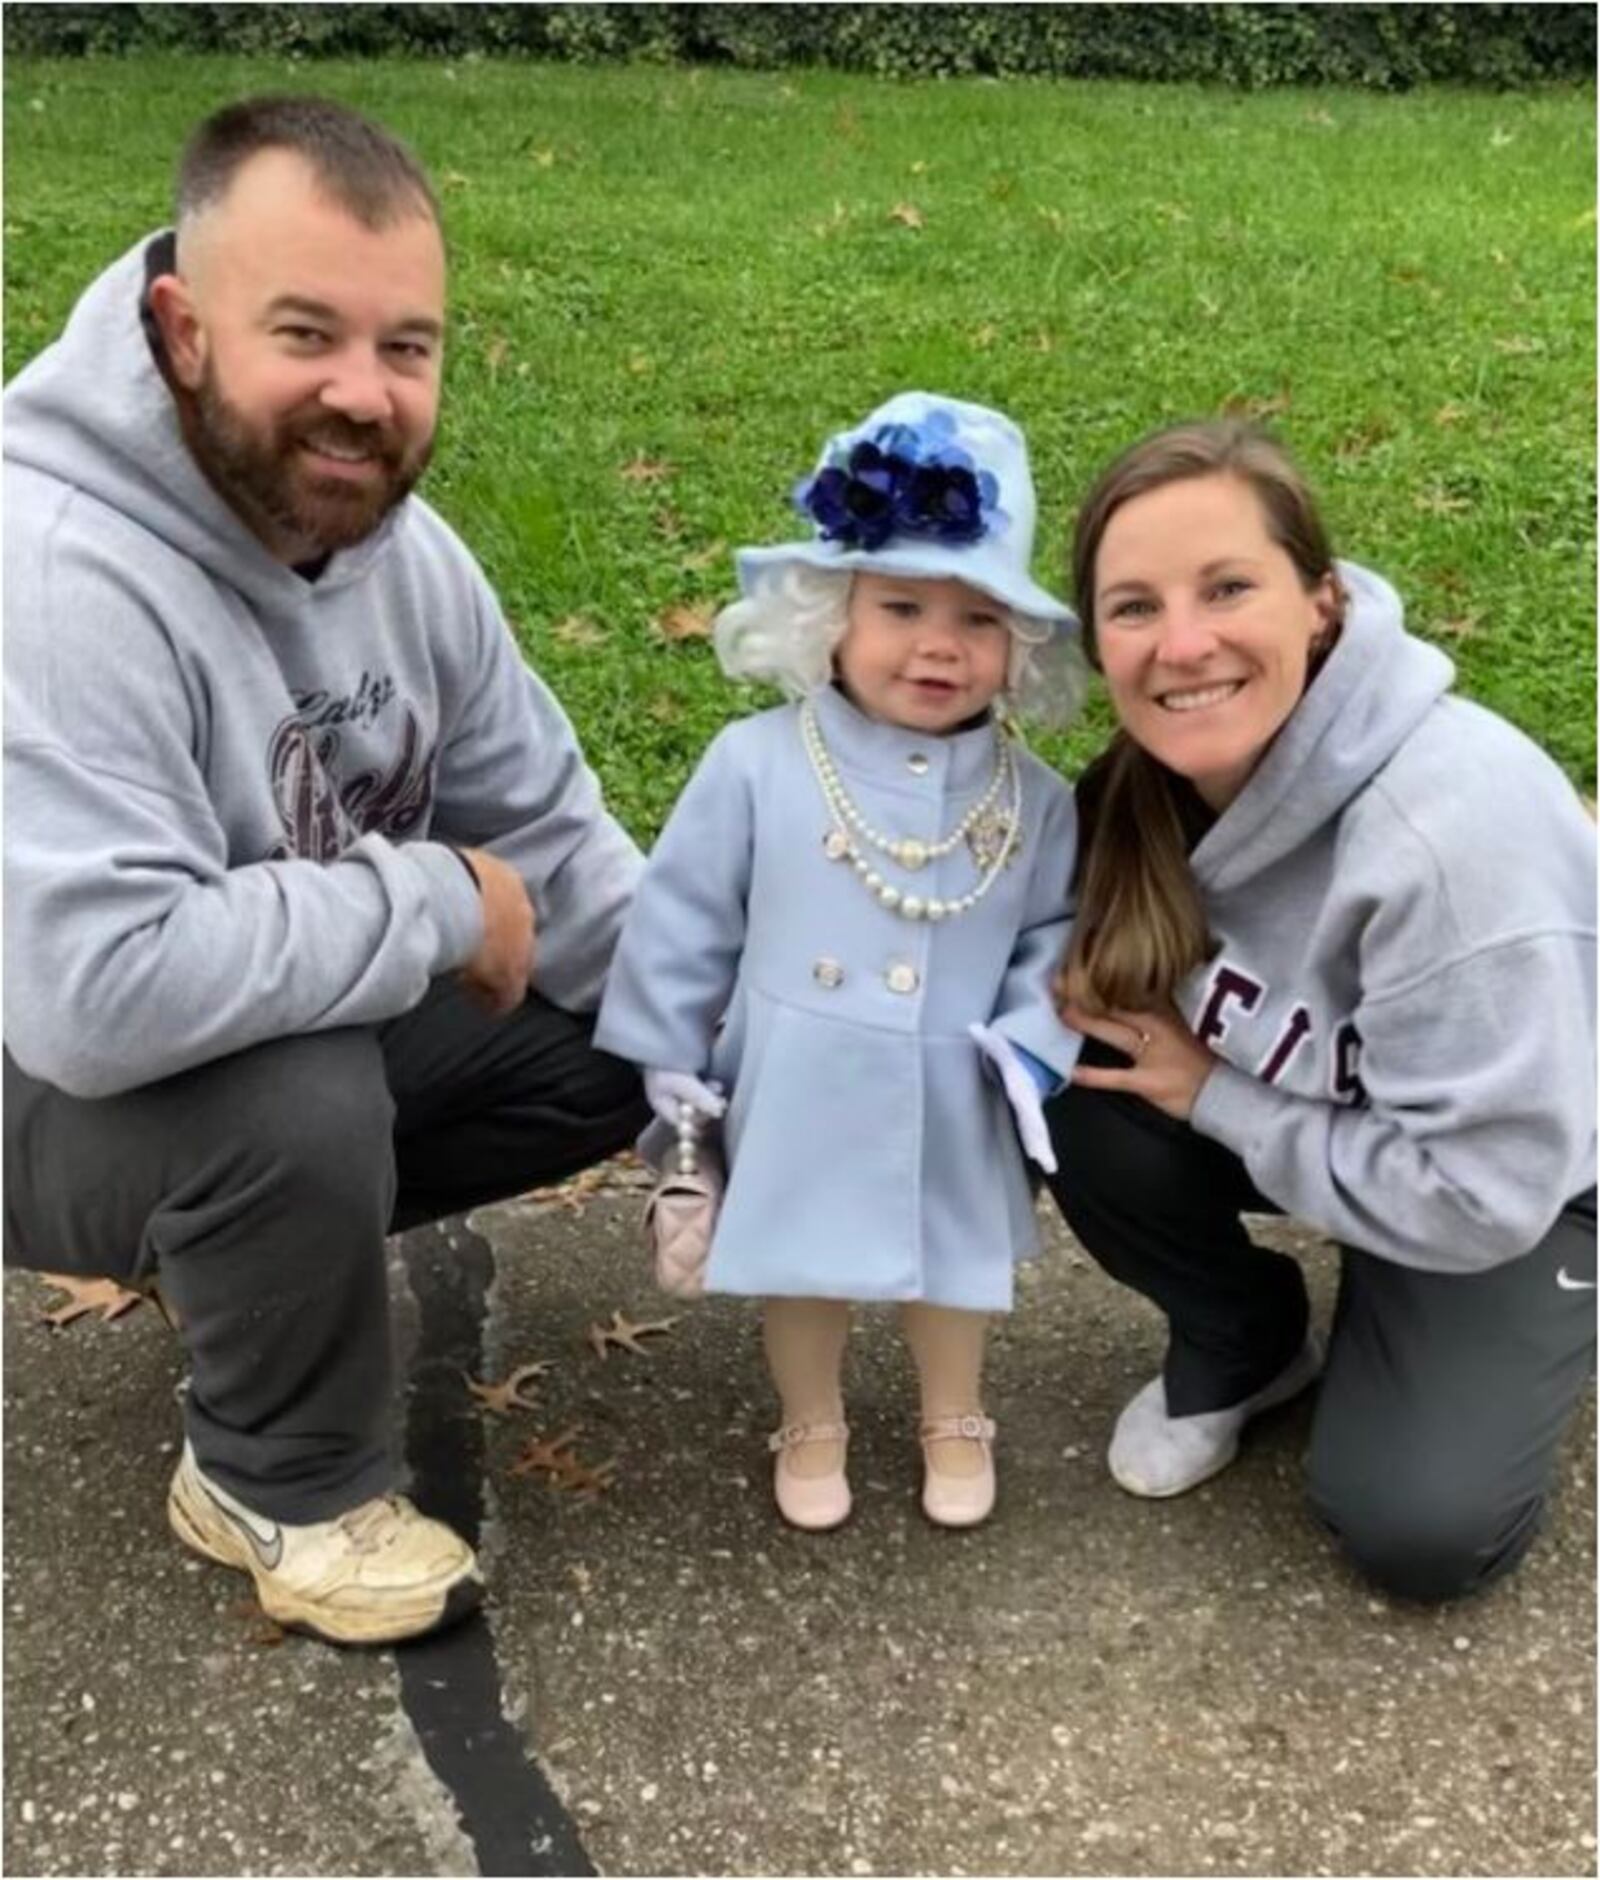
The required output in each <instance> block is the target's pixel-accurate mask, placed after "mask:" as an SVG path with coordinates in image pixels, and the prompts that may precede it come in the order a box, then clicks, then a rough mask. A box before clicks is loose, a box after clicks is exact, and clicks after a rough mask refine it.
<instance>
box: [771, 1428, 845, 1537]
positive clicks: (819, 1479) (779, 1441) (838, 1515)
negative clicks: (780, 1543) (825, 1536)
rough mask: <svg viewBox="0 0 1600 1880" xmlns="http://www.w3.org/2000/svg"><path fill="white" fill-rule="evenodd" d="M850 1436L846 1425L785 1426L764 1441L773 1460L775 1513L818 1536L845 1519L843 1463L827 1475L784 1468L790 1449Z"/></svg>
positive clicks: (837, 1440) (841, 1439)
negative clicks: (776, 1506)
mask: <svg viewBox="0 0 1600 1880" xmlns="http://www.w3.org/2000/svg"><path fill="white" fill-rule="evenodd" d="M849 1436H850V1426H849V1425H848V1424H846V1423H786V1424H785V1425H784V1427H783V1428H782V1429H781V1430H775V1431H774V1432H773V1434H772V1435H771V1436H769V1437H768V1438H767V1447H768V1449H770V1450H771V1451H772V1453H773V1456H774V1458H775V1460H774V1462H773V1465H772V1492H773V1494H774V1496H775V1497H776V1498H777V1503H778V1513H779V1514H781V1515H782V1516H783V1518H784V1520H785V1521H787V1522H788V1523H789V1525H790V1526H791V1527H797V1528H806V1529H809V1530H810V1531H811V1532H813V1533H820V1532H822V1531H823V1530H824V1529H826V1528H836V1527H837V1526H838V1525H839V1523H840V1522H841V1521H843V1520H845V1519H847V1518H848V1516H849V1513H850V1484H849V1482H848V1481H846V1479H845V1473H844V1464H843V1463H842V1462H841V1463H840V1465H839V1467H838V1468H837V1469H830V1470H829V1471H828V1473H827V1474H826V1475H796V1474H795V1473H794V1472H793V1470H791V1469H788V1468H786V1467H785V1466H784V1458H785V1456H786V1455H787V1454H788V1452H789V1451H790V1450H791V1449H799V1448H802V1447H803V1446H804V1445H805V1444H807V1443H843V1442H847V1441H848V1440H849Z"/></svg>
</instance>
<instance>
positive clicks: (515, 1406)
mask: <svg viewBox="0 0 1600 1880" xmlns="http://www.w3.org/2000/svg"><path fill="white" fill-rule="evenodd" d="M554 1362H555V1360H554V1359H553V1358H540V1359H536V1360H535V1361H534V1362H533V1363H531V1364H519V1365H518V1366H517V1368H516V1369H515V1370H514V1371H512V1372H510V1373H509V1374H508V1375H507V1376H505V1377H503V1378H502V1379H501V1380H500V1382H499V1383H498V1384H482V1383H480V1382H479V1381H478V1379H477V1378H475V1377H467V1374H466V1372H465V1371H463V1372H462V1374H461V1375H462V1377H463V1378H465V1379H466V1386H467V1389H468V1390H470V1391H471V1392H472V1394H473V1396H474V1397H476V1398H477V1400H478V1402H479V1403H480V1404H482V1405H483V1407H484V1409H485V1410H492V1411H493V1412H494V1413H495V1415H496V1416H501V1417H504V1416H509V1415H510V1414H511V1412H512V1411H513V1410H537V1409H538V1407H539V1406H538V1404H537V1403H536V1402H535V1401H534V1399H533V1398H531V1397H524V1396H523V1394H522V1387H523V1385H524V1384H527V1383H530V1382H531V1381H532V1380H533V1379H534V1378H536V1377H542V1376H543V1375H544V1373H545V1372H546V1371H548V1370H550V1369H551V1368H552V1366H553V1365H554Z"/></svg>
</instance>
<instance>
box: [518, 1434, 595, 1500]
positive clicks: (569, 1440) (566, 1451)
mask: <svg viewBox="0 0 1600 1880" xmlns="http://www.w3.org/2000/svg"><path fill="white" fill-rule="evenodd" d="M582 1431H583V1425H582V1424H581V1423H573V1424H571V1425H570V1426H569V1427H568V1428H566V1429H564V1430H563V1431H562V1432H561V1433H560V1435H559V1436H532V1437H530V1438H529V1439H528V1441H527V1443H526V1444H525V1445H524V1446H523V1450H522V1454H521V1455H520V1456H518V1457H517V1459H516V1461H515V1462H513V1463H512V1464H511V1466H510V1468H509V1469H508V1470H507V1474H509V1475H533V1474H540V1475H544V1476H547V1477H548V1478H549V1482H550V1486H551V1487H552V1488H559V1489H564V1490H566V1491H567V1492H569V1493H570V1494H573V1495H575V1496H576V1497H577V1499H578V1500H579V1501H593V1500H594V1498H595V1496H596V1495H598V1494H600V1493H601V1492H602V1490H604V1489H607V1488H610V1487H611V1486H612V1485H613V1483H614V1482H615V1480H616V1474H617V1464H616V1458H615V1457H608V1458H607V1459H606V1460H605V1461H604V1462H596V1463H592V1464H591V1463H586V1462H582V1461H580V1460H579V1458H578V1456H577V1454H576V1453H575V1452H574V1450H573V1444H574V1443H575V1442H576V1441H577V1439H578V1437H579V1436H580V1435H581V1434H582Z"/></svg>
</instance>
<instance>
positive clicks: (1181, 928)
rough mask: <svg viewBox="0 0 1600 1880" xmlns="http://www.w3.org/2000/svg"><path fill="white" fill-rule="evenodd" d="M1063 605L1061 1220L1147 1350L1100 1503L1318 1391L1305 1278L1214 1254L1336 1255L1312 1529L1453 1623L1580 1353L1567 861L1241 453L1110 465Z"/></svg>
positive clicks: (1199, 441)
mask: <svg viewBox="0 0 1600 1880" xmlns="http://www.w3.org/2000/svg"><path fill="white" fill-rule="evenodd" d="M1074 576H1075V582H1076V588H1077V599H1078V604H1079V609H1080V613H1081V617H1082V621H1083V628H1084V635H1085V640H1086V643H1087V646H1088V650H1089V653H1090V657H1091V659H1092V660H1093V661H1094V663H1095V664H1096V665H1098V666H1099V667H1100V669H1101V670H1102V672H1103V673H1104V675H1105V678H1106V683H1107V686H1108V688H1109V691H1110V694H1111V700H1112V704H1113V706H1114V707H1115V710H1116V714H1117V718H1118V720H1119V722H1120V727H1121V728H1120V731H1119V733H1118V735H1117V737H1116V739H1115V740H1114V742H1113V744H1112V746H1111V748H1110V749H1109V750H1108V751H1107V752H1106V753H1105V754H1104V756H1102V757H1101V758H1100V759H1099V760H1098V761H1097V762H1096V763H1095V764H1094V765H1093V766H1091V768H1090V770H1089V771H1088V772H1087V773H1086V774H1085V776H1084V777H1083V779H1082V781H1081V782H1080V784H1079V789H1078V804H1079V812H1080V819H1081V827H1082V832H1083V847H1082V849H1081V851H1080V854H1081V856H1082V861H1081V864H1080V869H1079V873H1078V878H1077V884H1076V900H1077V910H1076V912H1077V918H1076V926H1075V931H1074V937H1073V941H1072V946H1071V951H1070V954H1069V957H1068V960H1067V962H1066V964H1065V968H1064V972H1063V975H1062V982H1061V992H1062V998H1063V1005H1064V1015H1065V1016H1066V1017H1067V1019H1068V1021H1069V1022H1070V1023H1072V1024H1074V1025H1076V1026H1077V1027H1078V1028H1079V1029H1080V1030H1082V1031H1083V1032H1084V1033H1085V1034H1086V1035H1087V1036H1088V1038H1089V1039H1090V1041H1091V1042H1090V1044H1089V1045H1088V1047H1087V1048H1086V1050H1085V1054H1084V1058H1083V1060H1082V1062H1081V1063H1080V1065H1079V1068H1078V1069H1077V1071H1076V1072H1075V1073H1074V1076H1073V1081H1072V1086H1071V1088H1070V1089H1069V1090H1068V1091H1067V1092H1066V1094H1064V1095H1063V1096H1062V1098H1061V1099H1060V1100H1059V1101H1058V1102H1057V1103H1056V1104H1054V1105H1053V1106H1052V1112H1051V1132H1052V1136H1053V1139H1054V1141H1055V1145H1056V1154H1057V1159H1058V1162H1059V1165H1060V1166H1059V1171H1058V1173H1057V1174H1056V1175H1055V1176H1054V1177H1053V1178H1052V1187H1053V1189H1054V1192H1055V1195H1056V1199H1057V1201H1058V1202H1059V1204H1060V1206H1061V1208H1062V1210H1063V1212H1064V1213H1065V1214H1066V1216H1067V1218H1068V1220H1069V1221H1070V1223H1071V1224H1072V1226H1073V1228H1074V1229H1075V1230H1076V1232H1077V1233H1078V1235H1079V1237H1080V1238H1081V1239H1082V1240H1083V1242H1084V1244H1085V1245H1086V1246H1087V1247H1088V1249H1089V1251H1090V1252H1091V1253H1093V1254H1094V1255H1095V1257H1096V1258H1097V1259H1098V1260H1100V1261H1101V1263H1102V1264H1103V1265H1104V1266H1105V1267H1106V1268H1107V1270H1108V1271H1110V1272H1111V1273H1112V1274H1113V1275H1115V1276H1116V1277H1118V1278H1120V1279H1122V1280H1124V1281H1125V1282H1126V1283H1127V1284H1129V1285H1131V1286H1134V1287H1136V1288H1137V1289H1138V1290H1139V1291H1141V1292H1144V1293H1145V1294H1147V1295H1148V1296H1149V1297H1150V1298H1151V1299H1153V1300H1154V1301H1155V1302H1156V1303H1157V1304H1158V1305H1159V1306H1160V1307H1161V1308H1162V1309H1163V1310H1164V1311H1165V1312H1166V1314H1167V1316H1168V1320H1169V1324H1170V1344H1169V1348H1168V1353H1167V1359H1166V1364H1165V1367H1164V1369H1163V1372H1162V1375H1161V1376H1160V1377H1158V1378H1155V1379H1153V1380H1152V1381H1151V1383H1150V1384H1148V1385H1147V1386H1146V1387H1145V1389H1144V1390H1142V1391H1140V1392H1139V1394H1138V1395H1137V1396H1136V1397H1135V1398H1134V1399H1133V1401H1132V1402H1131V1403H1130V1404H1129V1405H1128V1407H1127V1409H1126V1410H1125V1411H1124V1412H1123V1414H1122V1417H1121V1419H1120V1420H1119V1422H1118V1425H1117V1429H1116V1432H1115V1435H1114V1436H1113V1439H1112V1443H1111V1455H1110V1461H1111V1469H1112V1473H1113V1474H1114V1475H1115V1476H1116V1478H1117V1480H1118V1481H1119V1482H1120V1483H1121V1484H1122V1486H1123V1487H1125V1488H1126V1489H1128V1490H1129V1491H1130V1492H1131V1493H1133V1494H1137V1495H1149V1496H1165V1495H1174V1494H1178V1493H1181V1492H1182V1491H1183V1490H1184V1489H1187V1488H1190V1487H1193V1486H1194V1485H1195V1484H1197V1483H1199V1482H1201V1481H1204V1480H1205V1479H1206V1478H1207V1477H1208V1476H1210V1475H1213V1474H1215V1473H1216V1472H1217V1470H1219V1469H1221V1468H1225V1467H1226V1466H1227V1464H1228V1463H1229V1462H1230V1461H1232V1459H1233V1456H1234V1454H1235V1452H1236V1450H1237V1448H1238V1443H1239V1436H1240V1432H1241V1430H1242V1428H1243V1426H1244V1424H1245V1423H1246V1421H1247V1420H1248V1419H1249V1417H1250V1416H1252V1415H1253V1414H1255V1413H1256V1412H1257V1411H1258V1410H1263V1409H1266V1408H1267V1407H1269V1406H1270V1405H1272V1404H1274V1403H1279V1402H1282V1401H1284V1400H1285V1399H1286V1398H1288V1397H1291V1396H1294V1395H1296V1394H1297V1393H1298V1392H1299V1391H1301V1390H1303V1389H1304V1388H1306V1386H1308V1385H1309V1384H1310V1383H1312V1382H1313V1380H1314V1379H1315V1378H1316V1376H1317V1374H1318V1372H1319V1370H1321V1368H1322V1365H1323V1352H1322V1345H1321V1341H1320V1340H1319V1338H1318V1337H1317V1335H1316V1334H1315V1333H1313V1332H1312V1331H1311V1330H1310V1329H1309V1325H1308V1306H1307V1299H1306V1290H1305V1284H1304V1281H1303V1280H1302V1278H1301V1275H1300V1271H1299V1268H1298V1267H1297V1266H1296V1265H1295V1263H1294V1262H1293V1261H1292V1260H1290V1259H1288V1258H1287V1257H1286V1256H1283V1255H1279V1254H1273V1253H1268V1252H1266V1251H1264V1250H1263V1249H1261V1248H1258V1247H1256V1246H1255V1245H1254V1244H1253V1243H1252V1241H1251V1240H1250V1239H1249V1237H1248V1236H1247V1235H1246V1233H1245V1231H1244V1228H1243V1226H1242V1225H1241V1222H1240V1219H1239V1217H1240V1214H1241V1213H1247V1212H1256V1211H1272V1212H1276V1211H1283V1212H1288V1213H1293V1214H1295V1215H1298V1216H1299V1217H1300V1218H1301V1219H1302V1220H1305V1221H1307V1222H1309V1223H1311V1224H1312V1225H1314V1226H1316V1227H1318V1228H1320V1229H1321V1230H1322V1231H1323V1232H1325V1233H1326V1234H1328V1235H1329V1236H1330V1237H1331V1238H1333V1239H1335V1240H1337V1241H1338V1242H1339V1243H1340V1246H1341V1250H1342V1265H1341V1296H1340V1306H1339V1311H1338V1314H1337V1317H1336V1320H1335V1328H1334V1332H1333V1336H1332V1341H1331V1344H1330V1347H1329V1349H1328V1352H1327V1363H1326V1375H1325V1378H1324V1381H1323V1386H1322V1400H1321V1403H1320V1405H1319V1409H1318V1413H1317V1419H1316V1424H1315V1430H1314V1435H1313V1439H1312V1452H1311V1488H1312V1496H1313V1500H1314V1502H1315V1504H1316V1505H1317V1507H1318V1509H1319V1511H1320V1512H1321V1513H1322V1515H1323V1517H1324V1518H1325V1519H1326V1521H1327V1522H1328V1524H1329V1525H1330V1526H1331V1527H1332V1528H1333V1529H1334V1530H1335V1532H1337V1533H1338V1534H1339V1535H1340V1537H1341V1538H1342V1539H1343V1541H1344V1542H1345V1544H1346V1546H1347V1547H1348V1548H1349V1549H1350V1550H1351V1552H1352V1553H1353V1554H1354V1555H1355V1556H1356V1558H1357V1559H1358V1560H1359V1561H1360V1562H1361V1563H1362V1564H1363V1565H1364V1566H1365V1567H1366V1568H1367V1569H1368V1570H1369V1571H1370V1572H1371V1573H1373V1574H1374V1575H1375V1576H1376V1577H1377V1578H1379V1579H1380V1580H1382V1581H1383V1582H1385V1583H1386V1584H1388V1585H1390V1586H1392V1587H1394V1588H1395V1589H1397V1590H1399V1591H1401V1592H1404V1593H1407V1594H1410V1595H1413V1596H1417V1597H1422V1598H1442V1597H1445V1596H1447V1595H1449V1594H1452V1593H1457V1592H1461V1591H1464V1590H1467V1589H1468V1588H1471V1587H1474V1586H1477V1585H1480V1584H1482V1583H1483V1582H1484V1581H1486V1580H1488V1579H1490V1578H1492V1577H1493V1576H1494V1575H1496V1574H1497V1573H1501V1572H1504V1571H1505V1570H1506V1569H1507V1568H1509V1567H1510V1566H1512V1565H1513V1564H1514V1563H1515V1562H1516V1561H1517V1560H1518V1559H1519V1558H1520V1557H1521V1555H1522V1552H1523V1550H1524V1549H1525V1548H1526V1546H1527V1545H1528V1542H1529V1540H1530V1538H1531V1536H1532V1534H1533V1532H1534V1530H1535V1528H1536V1526H1537V1523H1538V1517H1539V1514H1540V1511H1541V1508H1542V1505H1543V1500H1544V1497H1545V1493H1546V1489H1547V1484H1548V1480H1549V1474H1550V1468H1551V1463H1552V1459H1553V1454H1554V1449H1555V1445H1556V1441H1557V1439H1558V1437H1559V1436H1560V1433H1561V1431H1562V1428H1563V1427H1564V1425H1565V1422H1566V1420H1567V1417H1568V1415H1569V1414H1570V1411H1571V1408H1572V1406H1573V1404H1574V1402H1575V1401H1576V1397H1577V1394H1578V1392H1579V1391H1580V1390H1581V1389H1582V1387H1583V1384H1584V1381H1585V1379H1586V1377H1587V1375H1588V1372H1589V1365H1590V1359H1591V1354H1592V1349H1593V1343H1594V1316H1593V1312H1592V1310H1591V1309H1590V1303H1589V1302H1588V1301H1586V1300H1584V1299H1583V1298H1582V1297H1579V1298H1577V1299H1574V1298H1573V1297H1572V1292H1573V1286H1572V1281H1573V1278H1574V1276H1575V1275H1576V1276H1579V1279H1580V1285H1581V1284H1582V1283H1584V1282H1589V1283H1592V1278H1593V1267H1594V1257H1595V1234H1594V1229H1595V1205H1594V1186H1593V1184H1594V1178H1595V1162H1594V1158H1595V1102H1594V1096H1595V1038H1594V1017H1595V1014H1594V941H1595V926H1594V904H1595V846H1594V832H1593V829H1592V827H1591V825H1590V823H1589V822H1588V820H1587V818H1586V817H1585V816H1584V813H1583V810H1582V808H1581V806H1580V804H1579V802H1578V800H1577V798H1576V796H1575V795H1574V794H1573V791H1572V789H1571V786H1570V785H1569V784H1568V783H1567V781H1566V780H1565V778H1564V777H1563V776H1562V775H1561V773H1560V771H1559V770H1558V769H1557V768H1556V766H1555V765H1554V764H1553V763H1552V762H1551V761H1550V760H1549V759H1548V758H1547V757H1546V756H1545V755H1544V753H1543V752H1541V751H1540V750H1538V749H1537V748H1536V747H1535V746H1534V745H1533V744H1531V743H1530V742H1529V741H1528V740H1527V739H1526V738H1524V737H1523V736H1522V735H1521V733H1519V732H1517V731H1515V730H1514V729H1513V728H1512V727H1511V726H1510V725H1508V724H1506V723H1505V722H1504V721H1503V720H1501V719H1499V718H1496V717H1494V716H1493V715H1492V714H1491V713H1489V712H1486V711H1483V710H1482V709H1480V708H1479V707H1477V706H1474V705H1470V704H1468V703H1466V702H1465V701H1463V700H1461V699H1458V698H1456V697H1453V696H1452V695H1451V693H1450V686H1451V683H1452V680H1453V678H1454V672H1453V669H1452V667H1451V664H1450V662H1449V660H1448V659H1446V658H1445V656H1444V655H1443V654H1442V653H1440V652H1439V651H1438V650H1437V649H1435V648H1432V647H1429V646H1427V645H1425V644H1424V643H1423V642H1422V641H1420V640H1418V639H1415V638H1413V637H1412V636H1411V635H1410V634H1408V633H1407V632H1406V631H1405V627H1404V624H1403V616H1402V612H1401V607H1400V602H1399V598H1398V597H1397V595H1396V594H1395V593H1394V591H1393V589H1391V588H1390V587H1389V585H1388V583H1387V582H1385V581H1383V580H1382V579H1381V578H1380V577H1379V576H1377V575H1374V574H1372V573H1370V572H1368V571H1367V570H1365V569H1363V568H1359V567H1357V566H1355V565H1354V564H1353V563H1348V562H1335V561H1334V559H1333V555H1332V551H1331V548H1330V546H1329V543H1328V538H1327V534H1326V531H1325V530H1324V528H1323V526H1322V523H1321V521H1320V519H1319V517H1318V515H1317V511H1316V507H1315V505H1314V503H1313V501H1312V498H1311V496H1310V493H1309V491H1308V490H1307V488H1306V486H1305V484H1304V482H1303V481H1302V479H1301V478H1300V476H1299V474H1298V472H1297V471H1296V470H1295V468H1294V466H1293V465H1292V464H1291V463H1290V461H1289V460H1288V458H1287V457H1286V456H1285V455H1284V453H1283V452H1282V450H1281V449H1280V448H1279V447H1278V446H1277V445H1276V444H1275V443H1273V442H1272V441H1271V440H1270V439H1268V438H1267V437H1265V436H1264V435H1263V434H1261V433H1260V432H1257V431H1254V430H1252V429H1250V428H1248V427H1245V426H1240V425H1236V424H1227V423H1223V424H1201V425H1190V426H1183V427H1179V428H1177V429H1174V430H1170V431H1165V432H1160V433H1157V434H1156V435H1155V436H1153V437H1151V438H1148V439H1146V440H1144V441H1143V442H1142V443H1140V444H1137V445H1135V446H1134V447H1133V448H1132V449H1131V450H1130V451H1128V452H1127V453H1125V455H1124V456H1122V457H1121V458H1119V459H1118V460H1117V461H1116V462H1115V463H1113V464H1112V465H1111V467H1110V468H1109V469H1108V470H1107V471H1106V472H1105V473H1104V475H1103V476H1102V477H1101V479H1100V481H1099V482H1098V483H1097V485H1096V486H1095V488H1094V489H1093V490H1092V491H1091V493H1090V495H1089V497H1088V498H1087V500H1086V501H1085V504H1084V506H1083V510H1082V512H1081V514H1080V516H1079V519H1078V527H1077V535H1076V540H1075V547H1074ZM1508 1328H1514V1330H1515V1336H1508V1335H1507V1331H1508ZM1379 1456H1381V1457H1382V1459H1383V1462H1382V1467H1381V1468H1379V1467H1377V1466H1376V1465H1375V1461H1374V1459H1375V1458H1376V1457H1379Z"/></svg>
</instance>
